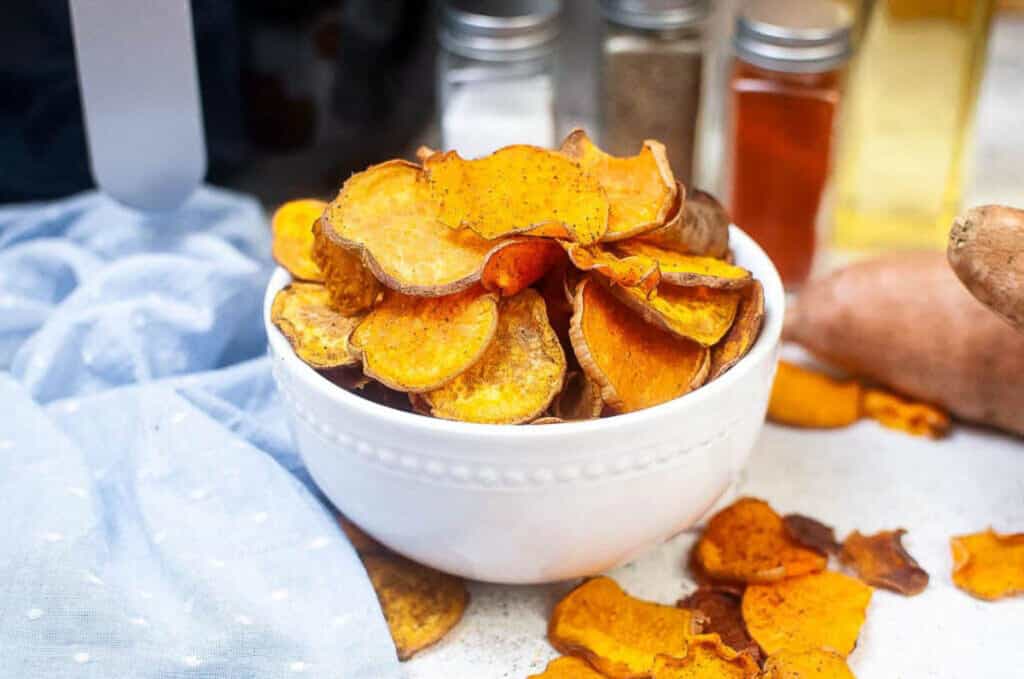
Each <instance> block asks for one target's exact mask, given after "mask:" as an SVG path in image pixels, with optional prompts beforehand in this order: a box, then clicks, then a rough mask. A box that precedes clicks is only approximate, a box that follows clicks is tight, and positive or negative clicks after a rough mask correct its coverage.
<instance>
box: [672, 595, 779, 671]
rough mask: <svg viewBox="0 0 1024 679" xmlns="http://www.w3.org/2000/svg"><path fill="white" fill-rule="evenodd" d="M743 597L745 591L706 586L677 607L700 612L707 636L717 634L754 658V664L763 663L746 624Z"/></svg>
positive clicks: (735, 649) (733, 647)
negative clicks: (741, 608)
mask: <svg viewBox="0 0 1024 679" xmlns="http://www.w3.org/2000/svg"><path fill="white" fill-rule="evenodd" d="M742 596H743V592H742V591H740V592H737V591H735V590H732V589H728V588H725V587H715V586H702V587H699V588H697V589H696V590H695V591H693V592H692V593H690V594H689V595H688V596H687V597H686V598H685V599H681V600H680V601H679V603H678V604H676V605H677V606H679V607H680V608H688V609H690V610H692V611H699V612H700V615H701V616H702V617H703V619H704V630H703V631H704V633H705V634H717V635H718V636H720V637H721V638H722V643H724V644H725V645H726V646H728V647H729V648H731V649H733V650H734V651H737V652H740V653H746V654H748V655H750V657H751V658H752V659H753V660H754V661H760V659H761V649H760V648H759V647H758V645H757V642H755V641H754V639H753V638H752V637H751V636H750V633H749V632H747V625H746V623H744V622H743V612H742V611H741V610H740V601H741V599H742Z"/></svg>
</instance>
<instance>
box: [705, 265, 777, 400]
mask: <svg viewBox="0 0 1024 679" xmlns="http://www.w3.org/2000/svg"><path fill="white" fill-rule="evenodd" d="M763 322H764V287H763V286H762V285H761V282H760V281H753V282H752V283H751V284H750V285H748V286H747V287H746V288H744V289H743V298H742V299H741V300H740V306H739V308H738V309H737V310H736V320H734V321H733V323H732V327H731V328H729V332H727V333H725V337H723V338H722V339H721V340H720V341H719V342H718V344H716V345H715V346H714V347H712V349H711V376H710V377H708V381H711V380H713V379H716V378H718V377H721V376H722V375H723V374H725V373H726V372H728V371H729V369H730V368H732V367H733V366H734V365H736V364H737V363H739V361H740V359H741V358H743V357H744V356H746V355H747V352H748V351H750V347H752V346H754V342H756V341H757V336H758V335H760V334H761V324H762V323H763Z"/></svg>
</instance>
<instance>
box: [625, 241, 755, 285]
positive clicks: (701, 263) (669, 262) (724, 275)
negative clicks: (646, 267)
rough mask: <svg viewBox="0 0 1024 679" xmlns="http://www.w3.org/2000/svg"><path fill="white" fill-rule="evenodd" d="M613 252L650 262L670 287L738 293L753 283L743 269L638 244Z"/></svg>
mask: <svg viewBox="0 0 1024 679" xmlns="http://www.w3.org/2000/svg"><path fill="white" fill-rule="evenodd" d="M614 250H615V252H617V253H619V254H620V255H624V256H631V257H647V258H648V259H653V260H654V261H656V262H657V263H658V267H659V269H660V270H661V280H662V282H664V283H668V284H670V285H681V286H686V287H691V286H704V287H707V288H720V289H724V290H738V289H740V288H745V287H747V286H748V285H750V283H751V281H753V280H754V279H753V277H752V276H751V274H750V272H749V271H747V270H746V269H744V268H742V267H738V266H735V265H733V264H729V263H728V262H724V261H722V260H721V259H716V258H714V257H703V256H700V255H684V254H681V253H678V252H673V251H672V250H667V249H665V248H661V247H658V246H657V245H652V244H651V243H645V242H644V241H641V240H627V241H623V242H621V243H616V244H615V247H614Z"/></svg>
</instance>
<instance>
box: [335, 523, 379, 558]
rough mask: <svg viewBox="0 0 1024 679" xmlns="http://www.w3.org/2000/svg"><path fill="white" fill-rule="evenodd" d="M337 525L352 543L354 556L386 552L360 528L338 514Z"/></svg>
mask: <svg viewBox="0 0 1024 679" xmlns="http://www.w3.org/2000/svg"><path fill="white" fill-rule="evenodd" d="M338 525H339V526H341V530H342V532H343V533H345V537H347V538H348V541H349V542H351V543H352V548H353V549H354V550H356V554H359V555H360V556H362V555H364V554H383V553H386V552H387V551H388V549H387V547H385V546H384V545H382V544H380V543H379V542H377V541H376V540H374V539H373V538H371V537H370V536H369V535H367V534H366V533H365V532H364V531H363V529H362V528H360V527H359V526H357V525H356V524H354V523H352V522H351V521H349V519H348V518H347V517H346V516H345V515H344V514H338Z"/></svg>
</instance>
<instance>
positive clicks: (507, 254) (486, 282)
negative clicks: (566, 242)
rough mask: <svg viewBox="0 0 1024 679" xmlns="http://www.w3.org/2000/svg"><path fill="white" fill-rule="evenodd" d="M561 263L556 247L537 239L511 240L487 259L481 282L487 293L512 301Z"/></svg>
mask: <svg viewBox="0 0 1024 679" xmlns="http://www.w3.org/2000/svg"><path fill="white" fill-rule="evenodd" d="M564 259H565V254H564V253H563V252H562V248H560V247H559V246H558V244H557V243H553V242H551V241H549V240H543V239H540V238H513V239H510V240H507V241H503V242H502V243H501V244H500V245H498V246H497V247H495V248H494V250H492V251H491V252H490V253H489V254H488V255H487V262H486V263H485V264H484V268H483V272H482V273H481V274H480V282H481V284H482V285H483V286H484V288H485V289H487V290H492V291H494V292H497V293H499V294H501V295H502V296H503V297H511V296H512V295H515V294H516V293H518V292H519V291H520V290H522V289H523V288H527V287H529V286H530V285H531V284H532V283H533V282H534V281H537V280H539V279H540V278H541V277H542V276H543V275H544V274H545V273H547V272H548V271H549V270H550V269H552V268H553V267H555V266H556V265H557V264H558V263H559V262H560V261H562V260H564Z"/></svg>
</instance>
